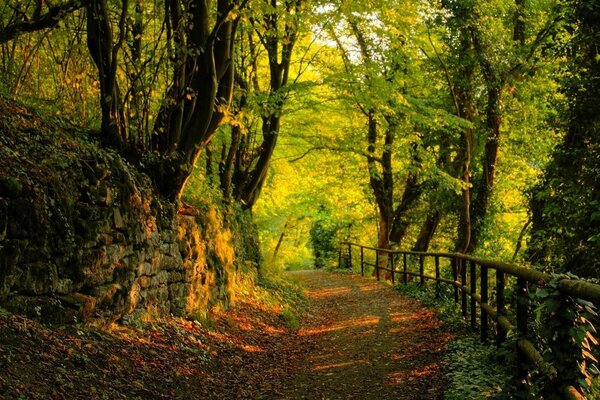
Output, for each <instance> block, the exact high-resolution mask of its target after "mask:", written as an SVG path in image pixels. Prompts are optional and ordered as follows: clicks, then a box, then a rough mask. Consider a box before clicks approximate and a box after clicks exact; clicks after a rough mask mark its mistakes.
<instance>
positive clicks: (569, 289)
mask: <svg viewBox="0 0 600 400" xmlns="http://www.w3.org/2000/svg"><path fill="white" fill-rule="evenodd" d="M353 249H355V251H354V258H357V257H360V272H361V275H363V276H364V274H365V270H366V267H372V268H374V271H375V276H376V277H377V280H380V279H381V275H382V273H383V272H385V273H386V275H387V276H386V278H388V279H391V281H392V283H395V282H396V281H397V280H398V278H400V279H401V281H402V282H404V283H407V282H408V281H409V279H410V280H413V279H415V278H417V279H418V280H419V282H420V283H421V284H424V283H425V281H426V280H432V281H435V282H436V295H437V296H439V293H440V290H441V285H442V284H448V285H451V286H453V288H454V301H455V302H456V303H460V306H461V312H462V316H463V317H464V318H465V319H469V321H470V324H471V327H472V328H473V329H477V327H478V328H479V331H480V335H481V339H482V340H483V341H486V340H488V335H489V330H490V326H489V325H490V324H489V321H490V320H492V321H494V322H495V325H496V342H497V343H498V345H501V344H502V343H503V342H504V341H505V340H506V337H507V334H508V333H509V332H515V333H516V334H517V335H518V336H517V340H516V343H517V374H518V376H517V377H518V378H520V379H522V380H525V379H526V377H527V374H528V363H532V364H533V365H535V366H536V367H537V370H538V371H540V372H541V373H543V374H545V375H546V376H547V377H548V378H549V379H551V380H554V379H556V378H557V371H556V369H555V368H554V367H553V366H552V365H550V364H549V363H547V362H546V361H545V360H544V358H543V356H542V355H541V353H540V352H539V350H538V349H537V348H536V346H535V345H534V343H532V342H531V341H530V340H529V339H528V333H529V327H528V320H529V309H530V304H529V296H528V291H529V290H530V287H535V286H537V287H543V286H544V285H545V284H546V283H547V282H550V281H551V279H552V277H551V276H550V275H549V274H546V273H543V272H540V271H537V270H534V269H531V268H525V267H521V266H518V265H515V264H511V263H506V262H500V261H492V260H487V259H482V258H477V257H473V256H469V255H465V254H461V253H443V252H427V253H424V252H417V251H403V250H388V249H380V248H376V247H369V246H363V245H360V244H356V243H351V242H342V243H341V244H340V250H339V266H340V267H346V268H350V269H352V268H353ZM368 253H370V254H368ZM411 258H412V259H415V261H416V260H418V269H419V271H418V272H413V271H411V270H409V264H410V262H409V261H411ZM426 259H433V262H434V270H435V273H434V275H427V274H426V273H425V261H426ZM371 260H374V262H372V261H371ZM369 261H371V262H369ZM443 261H446V262H447V264H448V266H449V267H450V272H451V277H452V279H446V278H443V277H442V273H441V272H442V271H441V268H442V267H443ZM490 270H493V271H494V273H495V291H493V295H494V301H493V302H491V301H490V297H489V296H490V287H489V282H490V274H489V271H490ZM467 278H468V279H467ZM507 279H516V293H515V295H516V301H514V303H515V304H516V312H515V313H514V314H515V315H514V318H513V320H516V321H514V324H513V322H512V321H511V320H509V316H508V314H507V313H506V306H505V287H506V286H507ZM558 289H559V290H560V292H561V293H563V294H565V295H568V296H572V297H576V298H580V299H583V300H587V301H590V302H592V303H594V304H595V305H598V304H600V285H596V284H592V283H589V282H585V281H581V280H576V279H564V280H561V281H560V282H559V284H558ZM515 325H516V326H515ZM562 394H563V397H564V398H565V399H569V400H571V399H584V397H583V396H582V395H581V394H580V393H579V392H578V391H577V390H576V389H575V388H574V387H572V386H566V387H564V389H563V393H562Z"/></svg>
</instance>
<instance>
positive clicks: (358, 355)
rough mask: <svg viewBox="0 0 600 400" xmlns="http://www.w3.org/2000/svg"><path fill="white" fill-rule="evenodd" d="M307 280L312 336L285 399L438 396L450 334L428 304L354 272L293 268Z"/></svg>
mask: <svg viewBox="0 0 600 400" xmlns="http://www.w3.org/2000/svg"><path fill="white" fill-rule="evenodd" d="M293 276H295V277H296V278H297V279H299V280H300V281H302V282H303V283H304V285H305V286H306V288H307V294H308V298H309V303H308V306H307V316H306V318H305V320H304V321H303V322H302V326H301V329H300V331H299V335H300V336H301V337H304V338H305V339H306V340H307V342H308V343H309V344H310V346H309V347H311V349H310V353H309V354H307V355H306V358H305V359H304V360H303V362H302V365H301V366H300V368H299V370H298V371H297V372H296V373H295V376H294V377H293V378H292V379H291V380H290V381H288V382H287V384H286V385H285V387H284V389H283V391H282V392H283V396H282V398H286V399H441V398H442V397H443V387H444V378H443V374H442V371H441V361H442V358H443V354H444V345H445V343H446V342H447V341H448V340H449V339H450V336H449V335H448V334H447V333H445V332H444V331H443V329H442V328H441V323H440V322H439V321H437V320H436V319H435V317H434V314H433V312H432V311H431V310H427V309H423V308H422V307H420V306H419V305H418V304H417V303H416V302H415V301H414V300H412V299H409V298H406V297H403V296H401V295H399V294H398V293H397V292H395V291H394V290H393V289H391V288H390V287H388V286H385V285H382V284H379V283H377V282H375V281H373V280H370V279H366V278H361V277H359V276H356V275H346V274H335V273H330V272H323V271H300V272H295V273H293Z"/></svg>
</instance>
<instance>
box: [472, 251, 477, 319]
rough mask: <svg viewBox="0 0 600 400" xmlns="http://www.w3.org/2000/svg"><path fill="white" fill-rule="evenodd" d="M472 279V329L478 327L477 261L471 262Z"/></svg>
mask: <svg viewBox="0 0 600 400" xmlns="http://www.w3.org/2000/svg"><path fill="white" fill-rule="evenodd" d="M470 267H471V271H470V278H471V285H470V286H471V287H470V289H471V328H472V329H475V328H476V327H477V302H476V301H475V295H476V294H477V268H476V265H475V261H471V262H470Z"/></svg>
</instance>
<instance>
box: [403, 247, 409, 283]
mask: <svg viewBox="0 0 600 400" xmlns="http://www.w3.org/2000/svg"><path fill="white" fill-rule="evenodd" d="M403 256H404V257H403V260H404V263H403V271H404V284H405V285H406V284H407V283H408V274H407V273H406V272H407V271H406V269H407V265H406V264H407V263H406V253H404V254H403Z"/></svg>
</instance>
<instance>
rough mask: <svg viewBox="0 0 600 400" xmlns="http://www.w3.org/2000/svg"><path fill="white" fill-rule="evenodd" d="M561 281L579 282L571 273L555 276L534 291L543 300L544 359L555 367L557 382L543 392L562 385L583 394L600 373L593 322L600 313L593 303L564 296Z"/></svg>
mask: <svg viewBox="0 0 600 400" xmlns="http://www.w3.org/2000/svg"><path fill="white" fill-rule="evenodd" d="M562 279H578V277H576V276H575V275H572V274H556V275H553V279H552V280H551V281H550V282H547V283H546V285H544V287H542V288H538V290H537V291H536V292H535V298H537V299H539V300H540V305H539V306H538V308H537V310H536V312H537V319H538V321H539V331H538V332H539V338H538V339H539V342H540V346H541V347H542V348H544V349H546V350H545V351H544V353H543V355H544V358H545V359H546V360H547V361H548V362H550V363H551V364H552V365H554V367H555V368H556V370H557V372H558V379H557V381H556V382H549V383H548V384H546V385H543V387H544V391H546V392H550V393H551V392H552V391H556V390H559V389H560V387H561V385H571V384H576V385H577V386H579V388H580V389H581V390H582V391H583V392H587V391H589V389H590V387H591V385H592V379H593V377H594V376H597V375H598V374H599V373H600V371H599V370H598V360H597V358H596V357H597V356H598V351H597V348H596V347H597V345H598V340H597V339H596V329H595V327H594V325H593V323H592V321H593V320H595V319H597V317H598V314H597V313H596V311H595V307H594V305H593V304H592V303H590V302H588V301H585V300H582V299H575V298H572V297H569V296H566V295H564V294H562V293H561V292H560V291H559V289H558V283H559V282H560V281H561V280H562Z"/></svg>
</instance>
